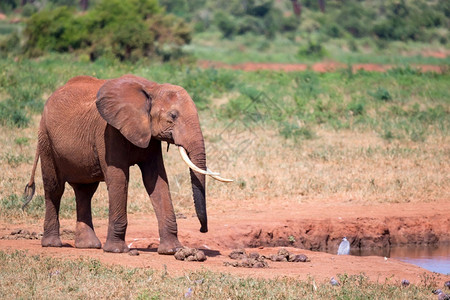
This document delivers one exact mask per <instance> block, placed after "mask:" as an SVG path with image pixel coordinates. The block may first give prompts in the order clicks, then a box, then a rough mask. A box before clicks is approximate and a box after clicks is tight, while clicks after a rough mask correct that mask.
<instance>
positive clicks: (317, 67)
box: [198, 60, 445, 73]
mask: <svg viewBox="0 0 450 300" xmlns="http://www.w3.org/2000/svg"><path fill="white" fill-rule="evenodd" d="M198 65H199V66H200V67H201V68H212V67H214V68H224V69H233V70H244V71H258V70H274V71H285V72H294V71H297V72H298V71H305V70H308V69H310V70H313V71H315V72H321V73H324V72H330V71H335V70H337V69H345V68H347V65H346V64H342V63H337V62H333V61H325V62H318V63H315V64H313V65H307V64H280V63H254V62H246V63H240V64H226V63H222V62H212V61H206V60H202V61H199V62H198ZM394 67H395V66H394V65H378V64H354V65H352V70H353V72H355V71H358V70H365V71H374V72H385V71H387V70H389V69H392V68H394ZM411 68H416V69H419V70H420V71H422V72H435V73H442V72H443V69H444V68H445V67H443V66H437V65H411Z"/></svg>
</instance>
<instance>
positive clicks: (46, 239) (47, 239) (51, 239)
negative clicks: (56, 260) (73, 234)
mask: <svg viewBox="0 0 450 300" xmlns="http://www.w3.org/2000/svg"><path fill="white" fill-rule="evenodd" d="M41 245H42V247H62V242H61V239H60V238H59V236H58V235H44V236H43V237H42V240H41Z"/></svg>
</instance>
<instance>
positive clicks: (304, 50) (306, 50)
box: [298, 40, 327, 58]
mask: <svg viewBox="0 0 450 300" xmlns="http://www.w3.org/2000/svg"><path fill="white" fill-rule="evenodd" d="M298 55H299V56H300V57H307V58H323V57H325V56H326V55H327V52H326V50H325V48H324V47H323V46H322V44H321V43H319V42H317V41H313V40H308V44H306V45H304V46H301V47H300V49H299V50H298Z"/></svg>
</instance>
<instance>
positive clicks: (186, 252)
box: [174, 247, 206, 261]
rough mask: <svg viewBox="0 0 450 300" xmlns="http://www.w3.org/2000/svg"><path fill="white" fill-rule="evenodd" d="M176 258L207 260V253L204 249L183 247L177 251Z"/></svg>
mask: <svg viewBox="0 0 450 300" xmlns="http://www.w3.org/2000/svg"><path fill="white" fill-rule="evenodd" d="M174 256H175V259H177V260H185V261H205V260H206V255H205V252H203V251H202V250H198V249H194V248H188V247H183V248H180V249H178V251H177V252H175V255H174Z"/></svg>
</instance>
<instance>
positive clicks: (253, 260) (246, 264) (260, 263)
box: [223, 248, 310, 268]
mask: <svg viewBox="0 0 450 300" xmlns="http://www.w3.org/2000/svg"><path fill="white" fill-rule="evenodd" d="M228 256H229V257H230V258H231V259H234V260H236V261H233V262H228V261H226V262H224V263H223V264H224V265H225V266H232V267H242V268H268V267H269V265H268V263H267V262H266V259H268V260H271V261H281V262H282V261H284V262H308V261H310V259H309V258H308V257H307V256H306V255H304V254H297V255H296V254H293V253H290V252H289V251H287V250H286V249H284V248H282V249H280V250H278V253H277V254H273V255H270V256H268V257H267V256H264V255H260V254H259V253H257V252H250V253H246V252H245V250H243V249H237V250H233V251H231V253H230V255H228Z"/></svg>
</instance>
